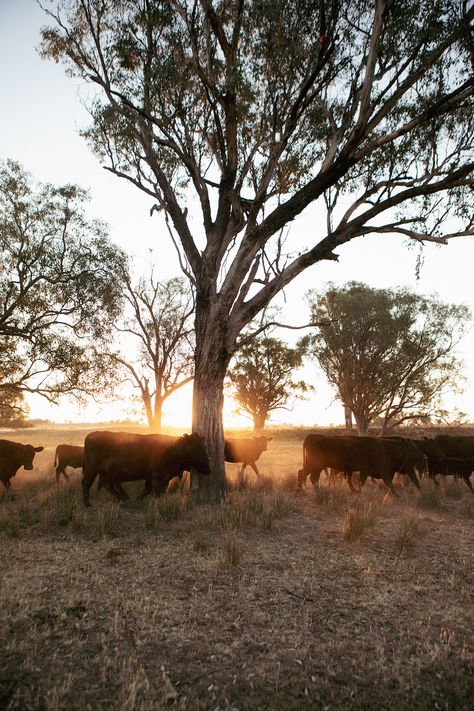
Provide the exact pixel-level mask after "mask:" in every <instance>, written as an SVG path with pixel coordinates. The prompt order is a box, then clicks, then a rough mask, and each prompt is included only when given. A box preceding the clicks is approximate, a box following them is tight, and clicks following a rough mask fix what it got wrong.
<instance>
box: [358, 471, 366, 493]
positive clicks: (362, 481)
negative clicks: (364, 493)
mask: <svg viewBox="0 0 474 711" xmlns="http://www.w3.org/2000/svg"><path fill="white" fill-rule="evenodd" d="M367 476H368V475H367V474H366V473H365V472H359V491H360V490H361V489H362V488H363V486H364V484H365V482H366V481H367Z"/></svg>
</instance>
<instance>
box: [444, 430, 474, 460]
mask: <svg viewBox="0 0 474 711" xmlns="http://www.w3.org/2000/svg"><path fill="white" fill-rule="evenodd" d="M434 441H435V442H436V444H437V446H438V447H439V449H440V450H441V451H442V453H443V456H444V457H461V458H462V459H466V458H469V457H474V437H472V436H469V435H468V436H466V437H461V436H454V435H436V437H435V438H434Z"/></svg>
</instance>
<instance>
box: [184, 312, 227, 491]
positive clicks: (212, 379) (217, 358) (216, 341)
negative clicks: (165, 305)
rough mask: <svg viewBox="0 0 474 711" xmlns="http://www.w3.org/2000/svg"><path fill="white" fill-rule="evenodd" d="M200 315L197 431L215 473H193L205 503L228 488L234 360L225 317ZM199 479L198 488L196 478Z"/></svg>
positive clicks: (195, 398)
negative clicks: (229, 376)
mask: <svg viewBox="0 0 474 711" xmlns="http://www.w3.org/2000/svg"><path fill="white" fill-rule="evenodd" d="M202 316H203V315H202V314H201V318H200V314H199V310H198V309H197V311H196V351H195V372H194V386H193V432H197V433H198V434H200V435H202V436H203V437H204V439H205V441H206V448H207V453H208V455H209V462H210V468H211V473H210V474H209V476H196V474H195V473H193V474H192V476H191V490H192V495H193V498H194V499H195V500H197V501H198V502H202V503H215V502H219V501H222V500H223V499H224V497H225V495H226V492H227V479H226V474H225V463H224V426H223V422H222V410H223V404H224V377H225V374H226V371H227V366H228V364H229V361H230V354H228V353H227V352H226V349H225V326H224V325H223V323H225V321H224V320H223V319H220V318H218V317H217V318H216V317H215V315H214V318H213V317H212V314H211V313H209V311H208V312H207V314H205V316H207V318H205V317H204V318H202ZM196 478H197V481H198V486H197V488H196V487H195V481H196Z"/></svg>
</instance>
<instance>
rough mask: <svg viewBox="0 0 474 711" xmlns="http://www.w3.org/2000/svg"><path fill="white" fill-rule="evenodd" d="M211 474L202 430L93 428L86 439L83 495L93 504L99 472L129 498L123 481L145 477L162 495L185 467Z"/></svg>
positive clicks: (115, 491) (103, 480) (117, 494)
mask: <svg viewBox="0 0 474 711" xmlns="http://www.w3.org/2000/svg"><path fill="white" fill-rule="evenodd" d="M191 468H194V469H197V471H198V472H199V473H200V474H209V472H210V467H209V458H208V456H207V452H206V448H205V444H204V440H203V438H202V437H201V436H200V435H198V434H191V435H187V434H185V435H182V436H181V437H166V436H165V435H139V434H129V433H126V432H91V433H90V434H88V435H87V437H86V439H85V442H84V473H83V477H82V496H83V501H84V505H85V506H90V500H89V492H90V488H91V486H92V484H93V483H94V480H95V478H96V477H97V475H99V476H100V483H101V485H102V486H104V487H105V488H106V489H107V490H108V491H109V492H110V493H111V494H113V496H115V497H117V498H118V499H121V500H124V499H126V498H127V494H126V493H125V491H124V489H123V487H122V482H125V481H137V480H139V479H145V480H146V482H147V484H148V483H149V485H150V488H151V485H152V484H153V485H154V489H155V493H156V494H157V495H161V494H162V493H163V492H164V491H165V489H166V487H167V485H168V483H169V481H170V480H171V479H173V477H175V476H177V475H178V474H179V473H180V472H182V471H183V469H186V470H190V469H191Z"/></svg>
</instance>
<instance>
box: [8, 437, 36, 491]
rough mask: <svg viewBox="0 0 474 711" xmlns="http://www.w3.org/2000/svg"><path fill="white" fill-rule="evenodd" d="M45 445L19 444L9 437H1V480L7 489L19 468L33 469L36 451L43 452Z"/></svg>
mask: <svg viewBox="0 0 474 711" xmlns="http://www.w3.org/2000/svg"><path fill="white" fill-rule="evenodd" d="M43 449H44V447H33V445H32V444H19V442H11V441H10V440H9V439H0V481H1V482H2V484H3V486H4V487H5V489H9V488H10V486H11V484H10V479H11V478H12V477H13V476H15V474H16V473H17V471H18V469H19V468H20V467H23V468H24V469H27V470H28V471H30V470H31V469H33V459H34V458H35V454H36V452H42V451H43Z"/></svg>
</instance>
